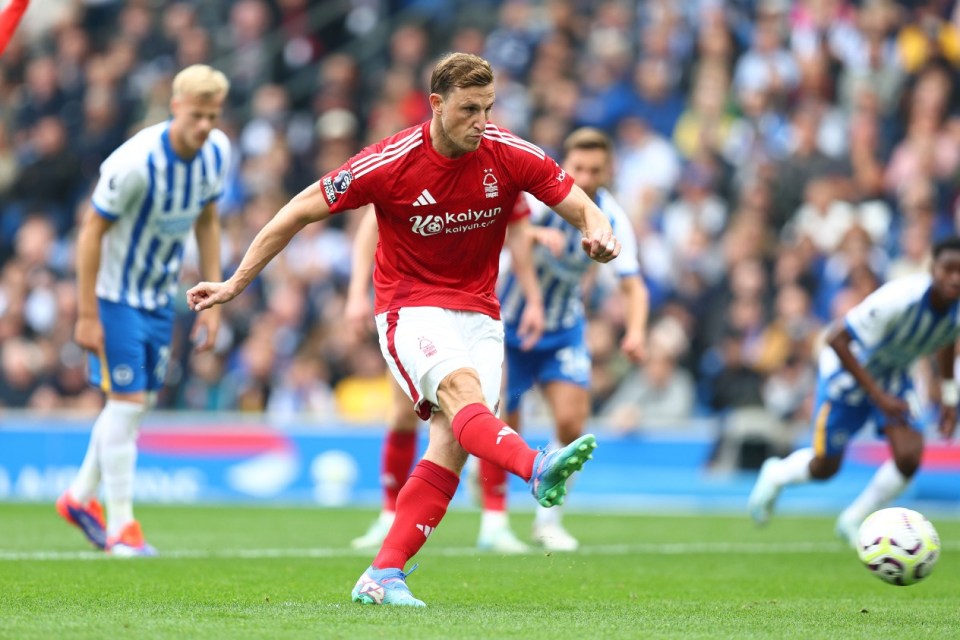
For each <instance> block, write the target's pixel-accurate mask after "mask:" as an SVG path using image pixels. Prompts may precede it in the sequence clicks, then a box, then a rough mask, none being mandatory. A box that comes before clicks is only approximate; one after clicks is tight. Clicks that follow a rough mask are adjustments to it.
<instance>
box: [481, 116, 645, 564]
mask: <svg viewBox="0 0 960 640" xmlns="http://www.w3.org/2000/svg"><path fill="white" fill-rule="evenodd" d="M563 168H564V170H566V172H567V173H568V174H569V175H570V176H572V177H573V180H574V183H575V184H576V185H577V186H578V187H580V188H581V189H583V191H584V193H586V194H587V195H588V196H589V197H590V198H591V200H593V201H594V202H596V204H597V206H598V207H599V208H600V210H601V211H603V213H604V214H605V215H606V216H607V218H608V220H609V221H610V224H611V225H612V227H613V232H614V234H616V236H617V238H618V239H619V240H620V242H621V244H622V246H623V251H622V252H621V253H620V257H619V258H618V259H617V260H615V261H614V262H612V263H611V267H612V268H613V269H614V270H615V273H616V276H617V278H618V280H619V285H620V292H621V295H622V296H623V299H624V303H625V311H626V313H625V315H626V321H625V324H626V331H625V333H624V336H623V339H622V340H621V341H620V348H621V349H622V350H623V352H624V354H626V356H627V357H628V358H629V359H630V360H631V361H632V362H634V363H638V362H640V361H641V360H642V359H643V357H644V349H645V345H646V326H647V315H648V295H647V288H646V285H644V283H643V279H642V277H641V275H640V264H639V261H638V255H637V242H636V236H635V234H634V232H633V227H632V225H631V224H630V220H629V218H627V215H626V213H625V212H624V211H623V209H622V208H621V207H620V205H619V204H618V203H617V202H616V200H614V198H613V195H612V194H611V193H610V192H609V191H608V190H607V189H606V185H608V184H609V183H610V180H611V179H612V175H613V142H612V141H611V140H610V138H608V137H607V136H606V135H605V134H604V133H603V132H601V131H599V130H597V129H591V128H582V129H578V130H576V131H574V132H572V133H571V134H570V135H569V136H568V137H567V139H566V140H565V142H564V159H563ZM537 204H539V203H537ZM531 222H532V224H531V228H532V229H533V230H534V235H533V237H534V240H535V242H536V245H537V246H536V250H535V253H534V265H535V268H536V272H537V277H538V280H539V290H540V291H542V295H543V298H544V299H543V302H542V304H543V307H544V313H545V320H546V327H545V330H544V333H543V336H542V337H541V338H540V339H539V340H538V341H537V342H536V343H535V344H534V345H529V344H525V343H524V339H523V337H522V335H521V334H520V333H519V332H518V329H519V327H520V319H521V318H522V317H523V313H524V311H525V310H526V308H527V306H528V305H529V298H528V296H527V295H526V291H525V289H523V288H522V287H519V286H518V282H517V280H516V278H515V276H514V275H513V274H508V275H507V276H506V278H504V279H503V280H502V282H501V285H500V287H499V292H498V293H499V296H500V304H501V313H502V314H503V323H504V327H505V329H506V339H505V343H506V358H507V382H506V398H505V404H506V412H507V413H506V421H507V424H509V425H510V426H511V427H513V428H514V429H519V428H520V400H521V396H523V394H524V393H526V392H527V391H528V390H529V389H530V388H531V387H533V386H534V385H537V386H539V387H540V389H541V391H542V393H543V396H544V398H545V400H546V402H547V405H548V406H549V407H550V413H551V415H552V416H553V421H554V424H555V426H556V433H555V440H554V442H552V443H551V446H550V448H552V449H556V448H560V447H563V446H566V445H567V444H569V443H571V442H573V441H574V440H576V439H577V438H579V437H580V435H581V434H582V433H583V428H584V425H585V424H586V422H587V418H589V416H590V391H589V389H590V353H589V352H588V350H587V344H586V315H585V312H584V306H583V290H582V282H583V280H584V278H585V277H586V276H587V274H588V272H589V271H590V270H591V269H592V265H593V264H594V263H593V262H592V261H591V260H590V259H589V258H588V257H587V256H586V255H585V254H584V253H583V251H581V250H580V246H579V245H580V231H579V230H578V229H577V228H576V227H574V226H573V225H571V224H570V223H569V222H567V221H566V220H564V218H563V217H561V216H559V215H557V214H556V213H555V212H553V211H551V210H550V209H549V208H546V207H543V206H542V205H541V206H539V207H537V206H536V205H534V209H533V214H532V216H531ZM538 304H539V303H538ZM479 474H480V485H481V488H482V495H483V516H482V521H481V526H480V536H479V538H478V546H480V547H481V548H485V549H494V548H503V549H506V548H507V547H512V548H513V550H515V551H522V550H523V545H522V543H519V541H518V540H517V538H516V536H515V535H514V534H513V532H512V531H511V530H510V527H509V525H508V523H507V516H506V494H507V474H506V471H504V470H503V469H501V468H499V467H497V466H496V465H493V464H491V463H490V462H487V461H481V462H480V468H479ZM561 517H562V511H561V509H559V508H554V509H544V508H542V507H540V508H537V513H536V517H535V519H534V524H533V540H534V542H536V543H538V544H540V545H542V546H543V547H544V548H546V549H548V550H551V551H574V550H576V549H577V547H578V546H579V545H578V542H577V540H576V538H574V537H573V536H571V535H570V534H569V533H568V532H567V531H566V529H564V527H563V525H562V522H561Z"/></svg>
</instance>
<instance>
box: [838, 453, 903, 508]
mask: <svg viewBox="0 0 960 640" xmlns="http://www.w3.org/2000/svg"><path fill="white" fill-rule="evenodd" d="M908 484H910V478H908V477H906V476H905V475H903V474H902V473H900V470H899V469H897V464H896V462H894V461H893V460H887V461H886V462H884V463H883V464H882V465H880V468H879V469H877V472H876V473H875V474H873V478H871V479H870V482H869V483H867V486H866V488H864V490H863V491H862V492H861V493H860V495H859V496H857V497H856V499H855V500H854V501H853V502H851V503H850V506H848V507H847V508H846V509H844V510H843V513H842V514H841V515H840V518H841V519H843V520H850V521H851V522H854V521H855V522H863V521H864V520H865V519H866V517H867V516H868V515H870V514H871V513H873V512H874V511H876V510H877V509H881V508H882V507H884V506H886V505H887V504H889V503H890V501H891V500H893V499H894V498H896V497H897V496H899V495H900V494H901V493H903V490H904V489H906V488H907V485H908Z"/></svg>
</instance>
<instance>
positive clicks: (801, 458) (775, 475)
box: [770, 447, 813, 487]
mask: <svg viewBox="0 0 960 640" xmlns="http://www.w3.org/2000/svg"><path fill="white" fill-rule="evenodd" d="M811 460H813V449H811V448H810V447H807V448H805V449H797V450H796V451H794V452H793V453H791V454H790V455H789V456H787V457H786V458H784V459H783V460H781V461H780V462H778V463H777V465H776V466H775V467H774V468H773V471H772V472H771V473H770V478H771V480H773V481H774V482H775V483H776V484H777V485H778V486H780V487H783V486H786V485H788V484H804V483H806V482H810V480H811V478H812V476H811V475H810V461H811Z"/></svg>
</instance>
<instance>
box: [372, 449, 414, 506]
mask: <svg viewBox="0 0 960 640" xmlns="http://www.w3.org/2000/svg"><path fill="white" fill-rule="evenodd" d="M416 455H417V432H416V431H390V432H388V433H387V437H386V439H385V440H384V442H383V458H382V460H381V463H380V472H381V477H380V480H381V482H382V483H383V510H384V511H394V512H395V511H396V510H397V496H399V495H400V489H402V488H403V485H404V484H405V483H406V482H407V476H409V475H410V467H412V466H413V459H414V458H415V457H416Z"/></svg>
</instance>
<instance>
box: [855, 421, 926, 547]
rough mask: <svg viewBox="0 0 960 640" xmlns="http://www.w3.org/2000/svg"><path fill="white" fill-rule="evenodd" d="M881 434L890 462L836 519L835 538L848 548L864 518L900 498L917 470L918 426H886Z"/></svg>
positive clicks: (920, 447)
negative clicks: (888, 452)
mask: <svg viewBox="0 0 960 640" xmlns="http://www.w3.org/2000/svg"><path fill="white" fill-rule="evenodd" d="M883 432H884V433H885V435H886V437H887V441H888V442H889V443H890V451H891V452H892V454H893V458H891V459H890V460H887V461H886V462H884V463H883V464H882V465H880V468H879V469H877V471H876V473H874V474H873V477H872V478H871V479H870V482H869V483H867V486H866V487H864V489H863V491H862V492H860V495H858V496H857V497H856V498H855V499H854V501H853V502H851V503H850V505H849V506H848V507H847V508H846V509H844V510H843V511H842V512H841V513H840V516H839V517H838V518H837V526H836V529H837V535H839V536H840V537H841V538H843V539H844V540H846V541H847V542H848V543H849V544H850V545H851V546H855V545H856V540H857V531H858V530H859V528H860V524H861V523H862V522H863V521H864V520H865V519H866V518H867V516H869V515H870V514H871V513H873V512H874V511H877V510H879V509H882V508H883V507H885V506H887V505H888V504H890V502H891V501H892V500H894V499H895V498H896V497H897V496H899V495H900V494H902V493H903V492H904V490H906V488H907V487H908V486H909V484H910V480H911V479H913V476H914V475H915V474H916V472H917V469H919V468H920V459H921V456H922V455H923V434H922V432H921V431H920V427H919V425H916V426H915V425H910V424H906V423H897V424H888V425H886V427H884V428H883Z"/></svg>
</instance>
